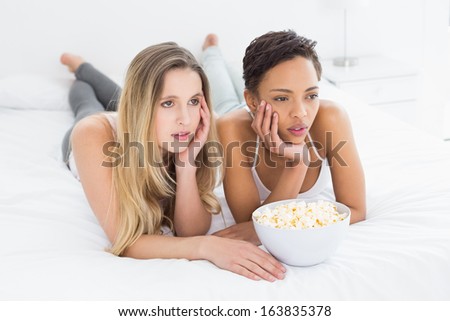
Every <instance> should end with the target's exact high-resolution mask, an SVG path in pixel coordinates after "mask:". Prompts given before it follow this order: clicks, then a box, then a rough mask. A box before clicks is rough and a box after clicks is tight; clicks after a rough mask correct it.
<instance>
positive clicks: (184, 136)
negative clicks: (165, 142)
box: [172, 131, 191, 141]
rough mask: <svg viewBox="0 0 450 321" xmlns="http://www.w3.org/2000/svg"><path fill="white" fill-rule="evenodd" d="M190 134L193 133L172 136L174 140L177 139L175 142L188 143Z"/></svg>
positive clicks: (179, 133) (184, 132)
mask: <svg viewBox="0 0 450 321" xmlns="http://www.w3.org/2000/svg"><path fill="white" fill-rule="evenodd" d="M190 134H191V132H186V131H181V132H178V133H175V134H172V136H173V138H175V140H179V141H187V140H189V135H190Z"/></svg>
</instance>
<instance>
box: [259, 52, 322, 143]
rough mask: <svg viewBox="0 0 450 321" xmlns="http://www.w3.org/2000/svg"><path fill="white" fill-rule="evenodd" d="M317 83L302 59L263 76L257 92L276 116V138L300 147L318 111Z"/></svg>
mask: <svg viewBox="0 0 450 321" xmlns="http://www.w3.org/2000/svg"><path fill="white" fill-rule="evenodd" d="M318 83H319V80H318V78H317V73H316V70H315V69H314V65H313V63H312V62H311V61H310V60H308V59H305V58H303V57H296V58H294V59H291V60H287V61H284V62H282V63H280V64H278V65H276V66H275V67H273V68H272V69H270V70H269V71H267V72H266V74H265V75H264V77H263V79H262V80H261V82H260V84H259V88H258V95H259V99H260V100H264V101H266V102H267V103H268V104H270V105H271V106H272V111H273V112H276V113H277V114H278V135H279V136H280V138H281V139H282V140H283V141H285V142H291V143H293V144H299V143H301V142H302V141H303V140H304V139H305V137H306V134H307V133H308V131H309V129H310V128H311V125H312V123H313V121H314V118H315V117H316V115H317V111H318V109H319V87H318Z"/></svg>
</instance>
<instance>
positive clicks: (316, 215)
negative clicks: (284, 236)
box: [253, 200, 347, 230]
mask: <svg viewBox="0 0 450 321" xmlns="http://www.w3.org/2000/svg"><path fill="white" fill-rule="evenodd" d="M253 216H254V218H255V220H256V222H258V223H260V224H262V225H266V226H271V227H274V228H278V229H290V230H291V229H308V228H315V227H324V226H328V225H330V224H333V223H336V222H339V221H342V220H344V219H345V218H346V217H347V213H338V211H337V208H336V206H335V205H334V204H333V203H331V202H327V201H322V200H320V201H317V202H311V203H306V202H304V201H298V202H295V201H293V202H290V203H287V204H283V205H279V206H276V207H275V208H273V209H269V208H266V209H265V210H264V211H263V212H260V211H258V210H256V211H255V212H254V214H253Z"/></svg>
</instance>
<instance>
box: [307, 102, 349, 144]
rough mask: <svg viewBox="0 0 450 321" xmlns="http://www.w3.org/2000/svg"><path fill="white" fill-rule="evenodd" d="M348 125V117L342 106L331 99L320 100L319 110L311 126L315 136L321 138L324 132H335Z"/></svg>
mask: <svg viewBox="0 0 450 321" xmlns="http://www.w3.org/2000/svg"><path fill="white" fill-rule="evenodd" d="M349 126H351V125H350V119H349V117H348V114H347V112H346V110H345V109H344V108H343V106H341V105H340V104H338V103H336V102H334V101H331V100H320V107H319V111H318V112H317V116H316V118H315V120H314V123H313V126H312V128H311V134H312V135H313V136H314V137H315V138H317V139H321V138H322V137H324V135H325V133H326V132H337V131H340V130H341V129H347V127H349Z"/></svg>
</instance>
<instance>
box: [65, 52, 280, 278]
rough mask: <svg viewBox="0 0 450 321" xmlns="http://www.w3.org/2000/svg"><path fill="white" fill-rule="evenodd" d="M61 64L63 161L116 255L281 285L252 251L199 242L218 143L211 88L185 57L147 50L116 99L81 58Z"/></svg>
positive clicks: (209, 238) (208, 239) (215, 205)
mask: <svg viewBox="0 0 450 321" xmlns="http://www.w3.org/2000/svg"><path fill="white" fill-rule="evenodd" d="M61 62H62V63H63V64H64V65H66V66H67V67H68V69H69V70H70V71H72V72H74V74H75V77H76V81H75V82H74V84H73V86H72V88H71V92H70V96H69V101H70V104H71V107H72V109H73V111H74V115H75V120H76V122H75V125H74V127H73V129H71V130H69V132H68V133H67V135H66V137H65V141H64V143H63V153H64V155H65V159H66V161H67V162H68V165H69V167H70V169H71V171H72V172H73V173H74V174H75V175H76V176H77V177H78V178H79V180H80V182H81V184H82V186H83V189H84V192H85V194H86V197H87V199H88V201H89V204H90V206H91V208H92V210H93V212H94V213H95V215H96V217H97V219H98V221H99V222H100V224H101V226H102V227H103V229H104V231H105V233H106V235H107V236H108V238H109V240H110V241H111V243H112V247H111V250H110V251H111V252H112V253H113V254H115V255H120V256H126V257H132V258H138V259H149V258H185V259H189V260H196V259H206V260H209V261H211V262H212V263H214V264H215V265H217V266H218V267H220V268H223V269H227V270H229V271H232V272H235V273H237V274H240V275H243V276H245V277H248V278H250V279H253V280H260V279H265V280H269V281H275V280H276V279H282V278H283V277H284V272H285V268H284V267H283V266H282V265H281V264H280V263H279V262H278V261H277V260H275V259H274V258H273V257H272V256H270V255H269V254H267V253H266V252H264V251H263V250H261V249H259V248H258V247H257V246H255V245H253V244H251V243H249V242H245V241H239V240H232V239H227V238H221V237H218V236H213V235H205V233H206V232H207V231H208V229H209V227H210V224H211V215H212V214H216V213H219V212H220V205H219V202H218V200H217V199H216V197H215V196H214V194H213V189H214V187H215V186H216V179H217V177H218V175H217V168H216V167H215V166H208V165H214V164H216V163H214V162H212V163H211V164H208V156H209V155H208V150H207V149H206V148H204V146H205V144H209V143H211V142H215V141H217V140H216V129H215V125H214V121H213V118H212V117H211V112H210V108H209V105H210V104H209V100H210V97H209V84H208V80H207V78H206V76H205V74H204V72H203V70H202V68H201V67H200V66H199V64H198V63H197V61H196V59H195V58H194V57H193V55H192V54H191V53H190V52H189V51H187V50H186V49H183V48H181V47H179V46H178V45H177V44H175V43H162V44H159V45H154V46H150V47H148V48H146V49H144V50H143V51H141V52H140V53H139V54H138V55H137V56H136V57H135V58H134V59H133V61H132V62H131V64H130V66H129V69H128V71H127V75H126V78H125V84H124V87H123V90H122V91H121V90H120V88H119V87H118V86H117V85H116V84H115V83H114V82H112V81H111V80H110V79H108V78H107V77H106V76H104V75H103V74H101V73H100V72H99V71H97V70H96V69H95V68H94V67H92V65H90V64H88V63H85V62H84V60H83V59H82V58H81V57H79V56H75V55H71V54H63V55H62V56H61ZM116 106H117V112H115V111H114V110H116ZM107 111H109V112H107ZM172 235H175V236H176V237H173V236H172Z"/></svg>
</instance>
